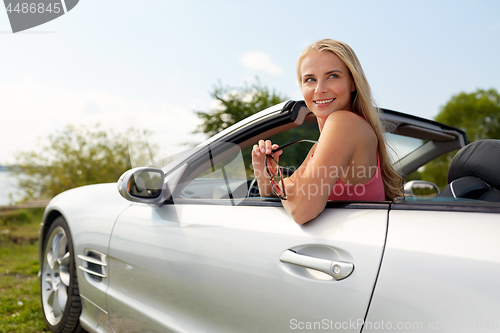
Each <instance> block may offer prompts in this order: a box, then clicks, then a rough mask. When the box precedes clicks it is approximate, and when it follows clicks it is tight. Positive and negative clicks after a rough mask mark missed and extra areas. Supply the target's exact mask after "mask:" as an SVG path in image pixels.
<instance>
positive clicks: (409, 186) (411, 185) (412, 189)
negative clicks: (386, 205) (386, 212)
mask: <svg viewBox="0 0 500 333" xmlns="http://www.w3.org/2000/svg"><path fill="white" fill-rule="evenodd" d="M439 193H440V191H439V187H437V185H436V184H434V183H431V182H428V181H425V180H411V181H409V182H408V183H406V184H405V186H404V194H405V196H411V195H425V196H437V195H439Z"/></svg>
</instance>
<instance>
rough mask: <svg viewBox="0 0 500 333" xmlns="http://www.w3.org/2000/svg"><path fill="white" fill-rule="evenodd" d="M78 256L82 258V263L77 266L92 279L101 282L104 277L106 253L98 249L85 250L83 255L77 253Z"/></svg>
mask: <svg viewBox="0 0 500 333" xmlns="http://www.w3.org/2000/svg"><path fill="white" fill-rule="evenodd" d="M78 258H80V259H81V260H82V265H80V266H78V268H79V269H80V270H82V271H84V272H85V273H87V274H88V276H89V277H91V278H92V279H93V280H95V281H97V282H101V281H102V279H103V278H106V277H107V275H106V269H105V268H106V266H107V264H106V255H105V254H104V253H101V252H99V251H95V250H90V249H87V250H85V255H81V254H79V255H78Z"/></svg>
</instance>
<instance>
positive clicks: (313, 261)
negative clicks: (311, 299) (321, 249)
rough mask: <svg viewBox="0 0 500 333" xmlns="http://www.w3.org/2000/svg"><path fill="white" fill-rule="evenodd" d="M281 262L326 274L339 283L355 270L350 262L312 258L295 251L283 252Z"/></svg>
mask: <svg viewBox="0 0 500 333" xmlns="http://www.w3.org/2000/svg"><path fill="white" fill-rule="evenodd" d="M280 261H281V262H285V263H288V264H292V265H297V266H302V267H305V268H310V269H314V270H317V271H320V272H323V273H326V274H328V275H330V276H332V277H333V278H334V279H335V280H337V281H339V280H342V279H345V278H346V277H348V276H349V275H351V273H352V271H353V270H354V264H353V263H350V262H346V261H333V260H326V259H320V258H315V257H310V256H306V255H303V254H299V253H297V252H295V251H293V250H286V251H285V252H283V253H282V254H281V256H280Z"/></svg>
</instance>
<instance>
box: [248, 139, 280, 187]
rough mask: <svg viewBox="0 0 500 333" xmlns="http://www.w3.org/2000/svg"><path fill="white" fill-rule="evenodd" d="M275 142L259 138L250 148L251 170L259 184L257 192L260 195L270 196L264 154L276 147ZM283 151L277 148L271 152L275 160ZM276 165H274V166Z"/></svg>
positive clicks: (269, 152)
mask: <svg viewBox="0 0 500 333" xmlns="http://www.w3.org/2000/svg"><path fill="white" fill-rule="evenodd" d="M278 147H279V146H278V145H277V144H273V143H272V142H271V141H270V140H266V141H264V140H260V141H259V142H258V143H257V144H256V145H254V146H253V149H252V165H253V172H254V175H255V178H256V179H257V182H258V184H259V192H260V194H261V196H272V195H273V194H272V190H271V185H270V184H269V175H268V174H267V172H266V154H271V151H272V150H273V149H276V148H278ZM282 153H283V151H281V150H279V151H277V152H275V153H274V154H272V156H273V157H274V159H275V160H276V161H278V160H279V156H280V155H281V154H282ZM274 167H276V166H274Z"/></svg>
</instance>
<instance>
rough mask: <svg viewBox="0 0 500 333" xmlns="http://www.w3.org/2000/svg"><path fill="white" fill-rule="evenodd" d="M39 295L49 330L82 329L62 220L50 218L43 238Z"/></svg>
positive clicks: (68, 240) (74, 331) (71, 332)
mask: <svg viewBox="0 0 500 333" xmlns="http://www.w3.org/2000/svg"><path fill="white" fill-rule="evenodd" d="M42 251H43V253H42V261H41V263H40V271H41V275H40V294H41V300H42V309H43V319H44V321H45V324H46V325H47V328H48V330H49V331H51V332H54V333H55V332H57V333H80V332H85V331H84V330H83V329H82V327H81V325H80V314H81V312H82V304H81V301H80V294H79V291H78V281H77V278H76V267H75V255H74V250H73V241H72V239H71V234H70V232H69V229H68V224H67V223H66V220H65V219H64V218H63V217H62V216H59V217H58V218H56V219H55V220H54V222H53V223H52V225H51V226H50V228H49V231H48V232H47V234H46V236H45V237H44V240H43V246H42Z"/></svg>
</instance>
